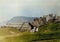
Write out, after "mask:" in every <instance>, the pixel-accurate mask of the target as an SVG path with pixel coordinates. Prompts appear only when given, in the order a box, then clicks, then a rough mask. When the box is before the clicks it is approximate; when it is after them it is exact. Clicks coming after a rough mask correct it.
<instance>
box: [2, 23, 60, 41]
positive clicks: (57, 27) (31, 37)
mask: <svg viewBox="0 0 60 42" xmlns="http://www.w3.org/2000/svg"><path fill="white" fill-rule="evenodd" d="M5 30H6V29H5ZM3 31H4V30H3ZM9 31H14V32H16V33H18V32H19V31H18V30H17V29H8V32H9ZM3 33H4V32H3ZM5 33H6V32H5ZM6 34H8V33H6ZM9 34H10V33H9ZM21 34H22V35H19V36H16V37H7V38H6V39H5V41H6V42H60V23H48V24H47V25H44V26H41V27H39V31H38V32H35V33H31V32H21Z"/></svg>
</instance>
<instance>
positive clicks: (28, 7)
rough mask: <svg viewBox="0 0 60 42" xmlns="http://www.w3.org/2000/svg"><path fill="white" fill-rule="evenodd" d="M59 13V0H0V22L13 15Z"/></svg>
mask: <svg viewBox="0 0 60 42" xmlns="http://www.w3.org/2000/svg"><path fill="white" fill-rule="evenodd" d="M49 13H53V14H57V15H60V0H0V23H2V22H4V21H8V20H10V19H11V18H13V17H15V16H28V17H31V16H32V17H40V16H43V15H47V14H49Z"/></svg>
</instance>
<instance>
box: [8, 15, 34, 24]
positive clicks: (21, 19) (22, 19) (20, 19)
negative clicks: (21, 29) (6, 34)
mask: <svg viewBox="0 0 60 42" xmlns="http://www.w3.org/2000/svg"><path fill="white" fill-rule="evenodd" d="M34 18H35V17H25V16H16V17H13V18H12V19H11V20H9V21H8V22H7V23H8V24H9V23H18V24H19V23H22V22H31V21H33V19H34Z"/></svg>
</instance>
